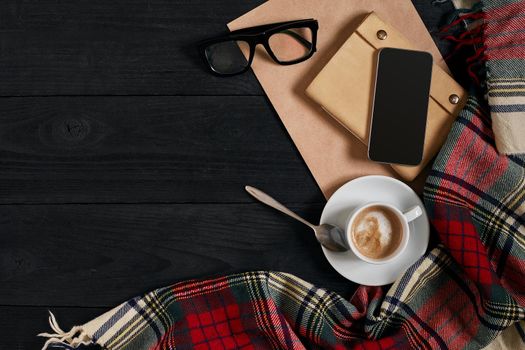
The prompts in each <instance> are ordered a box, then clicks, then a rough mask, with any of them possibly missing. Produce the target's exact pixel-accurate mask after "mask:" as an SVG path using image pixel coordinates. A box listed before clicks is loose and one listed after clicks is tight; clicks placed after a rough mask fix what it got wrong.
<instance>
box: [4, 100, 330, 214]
mask: <svg viewBox="0 0 525 350" xmlns="http://www.w3.org/2000/svg"><path fill="white" fill-rule="evenodd" d="M0 102H1V103H0V163H1V164H2V166H1V167H0V181H1V184H2V186H0V203H4V204H6V203H130V202H131V203H150V202H157V203H158V202H162V203H164V202H169V203H174V202H178V203H186V202H249V201H250V199H249V198H248V197H247V196H246V195H245V194H244V190H243V187H244V185H246V184H251V185H254V186H260V187H261V188H263V189H266V190H268V191H272V192H273V193H276V194H279V196H280V198H282V199H283V200H285V201H287V202H312V201H314V202H321V201H323V200H324V199H323V197H322V194H321V192H320V191H319V189H318V187H317V185H316V184H315V182H314V180H313V178H312V176H311V174H310V173H309V171H308V168H307V167H306V165H305V164H304V162H303V160H302V158H301V157H300V155H299V153H298V152H297V150H296V149H295V146H294V145H293V142H292V141H291V140H290V138H289V137H288V135H287V134H286V131H285V130H284V128H283V127H282V125H281V123H280V121H279V119H278V117H277V116H276V115H275V113H274V112H273V110H272V109H271V107H270V106H268V103H267V102H266V100H265V98H264V97H95V96H93V97H46V98H6V99H3V100H0Z"/></svg>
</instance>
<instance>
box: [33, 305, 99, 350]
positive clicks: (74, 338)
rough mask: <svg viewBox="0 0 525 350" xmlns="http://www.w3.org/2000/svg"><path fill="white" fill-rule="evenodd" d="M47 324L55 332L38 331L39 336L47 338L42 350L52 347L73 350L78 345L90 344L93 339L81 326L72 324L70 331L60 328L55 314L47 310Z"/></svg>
mask: <svg viewBox="0 0 525 350" xmlns="http://www.w3.org/2000/svg"><path fill="white" fill-rule="evenodd" d="M49 325H50V326H51V329H52V330H53V331H54V332H55V333H40V334H38V336H39V337H43V338H48V339H47V340H46V342H45V344H44V346H43V347H42V350H47V349H51V347H52V348H55V349H56V348H63V349H67V350H73V349H76V348H78V347H79V346H80V345H92V344H93V341H92V340H91V338H90V337H89V336H88V335H87V334H86V333H85V332H84V330H83V328H82V327H81V326H74V327H73V328H71V330H70V331H68V332H65V331H63V330H62V328H60V326H59V325H58V322H57V320H56V318H55V315H53V313H52V312H51V311H49Z"/></svg>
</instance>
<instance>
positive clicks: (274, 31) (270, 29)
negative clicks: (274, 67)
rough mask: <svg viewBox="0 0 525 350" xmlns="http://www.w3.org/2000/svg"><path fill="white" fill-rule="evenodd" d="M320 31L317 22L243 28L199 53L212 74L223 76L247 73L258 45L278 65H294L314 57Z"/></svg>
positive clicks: (203, 45) (204, 44)
mask: <svg viewBox="0 0 525 350" xmlns="http://www.w3.org/2000/svg"><path fill="white" fill-rule="evenodd" d="M318 28H319V25H318V23H317V21H316V20H315V19H302V20H296V21H289V22H281V23H273V24H265V25H261V26H257V27H251V28H244V29H239V30H236V31H233V32H231V33H229V34H228V35H224V36H220V37H217V38H213V39H208V40H204V41H202V42H200V43H199V51H200V54H201V56H202V57H203V59H204V62H205V63H206V65H207V66H208V67H209V69H210V71H211V72H212V73H214V74H217V75H220V76H232V75H237V74H241V73H244V72H246V71H247V70H248V69H249V68H250V66H251V64H252V62H253V57H254V56H255V48H256V47H257V45H259V44H261V45H262V46H264V48H265V49H266V51H267V52H268V54H269V55H270V57H271V58H272V59H273V60H274V61H275V62H276V63H278V64H281V65H291V64H296V63H299V62H303V61H305V60H307V59H309V58H310V57H312V55H313V54H314V52H315V51H316V43H317V29H318Z"/></svg>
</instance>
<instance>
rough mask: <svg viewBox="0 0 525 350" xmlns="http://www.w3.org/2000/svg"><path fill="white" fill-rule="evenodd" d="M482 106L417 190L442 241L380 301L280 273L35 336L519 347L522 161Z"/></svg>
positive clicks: (180, 344) (208, 345)
mask: <svg viewBox="0 0 525 350" xmlns="http://www.w3.org/2000/svg"><path fill="white" fill-rule="evenodd" d="M485 3H489V2H488V1H486V2H485ZM509 3H510V2H509V1H503V0H498V1H496V0H494V1H492V2H490V4H491V5H490V10H488V11H494V12H496V13H498V11H499V8H500V7H502V8H503V9H507V8H508V6H513V7H512V8H514V9H516V8H517V7H516V5H515V4H516V3H517V2H516V1H512V4H510V5H509ZM520 4H521V5H522V6H523V8H525V3H524V2H523V1H521V2H520ZM519 10H520V11H522V9H519ZM485 13H486V18H491V17H490V16H492V15H491V14H490V12H485ZM502 13H504V14H505V16H507V17H508V16H509V13H507V12H505V11H504V10H503V12H502ZM512 13H513V12H511V14H512ZM520 13H521V12H520ZM507 17H505V18H507ZM517 29H518V28H517ZM524 32H525V30H524ZM520 35H521V34H520ZM494 64H495V66H497V63H496V62H495V63H494ZM513 64H517V63H516V62H514V61H513ZM520 67H523V65H521V66H520ZM501 69H502V70H503V64H502V67H501ZM506 74H507V75H511V74H512V72H507V73H506ZM492 92H494V91H492ZM508 96H514V95H513V94H510V95H508ZM509 98H510V97H509ZM492 101H493V100H491V101H489V102H492ZM499 101H502V100H501V99H500V100H499ZM509 101H510V100H509ZM491 108H492V111H493V110H494V109H493V106H490V107H489V106H488V105H486V104H485V103H482V102H480V101H479V100H478V99H476V98H474V97H471V98H470V99H469V101H468V103H467V105H466V106H465V108H464V110H463V111H462V112H461V113H460V115H459V116H458V118H457V120H456V122H455V123H454V125H453V127H452V130H451V132H450V135H449V137H448V139H447V141H446V143H445V145H444V146H443V148H442V150H441V152H440V153H439V155H438V157H437V159H436V161H435V163H434V165H433V168H432V171H431V173H430V176H429V178H428V180H427V183H426V187H425V191H424V200H425V206H426V208H427V210H428V213H429V215H430V220H431V223H432V225H433V227H434V228H435V231H437V234H438V235H439V238H440V241H441V243H440V244H439V245H438V246H437V247H436V248H434V249H432V250H431V251H429V252H428V253H427V254H426V255H425V256H423V257H422V258H421V259H419V260H418V261H417V262H416V263H415V264H414V265H413V266H411V267H410V268H409V269H408V270H407V271H406V272H405V273H403V274H402V275H401V276H400V278H399V279H398V280H397V281H396V282H395V283H394V284H393V285H392V286H391V287H390V289H389V290H388V291H387V292H386V293H385V292H384V291H383V289H382V288H379V287H367V286H361V287H359V289H358V290H357V291H356V293H355V294H354V295H353V296H352V298H350V300H347V299H345V298H343V297H341V296H339V295H337V294H335V293H332V292H330V291H327V290H325V289H322V288H317V287H315V286H313V285H311V284H309V283H307V282H305V281H302V280H300V279H299V278H297V277H294V276H292V275H289V274H286V273H279V272H250V273H244V274H238V275H233V276H229V277H223V278H218V279H214V280H206V281H188V282H184V283H178V284H175V285H172V286H169V287H165V288H161V289H158V290H155V291H152V292H150V293H147V294H145V295H142V296H140V297H136V298H134V299H131V300H129V301H127V302H125V303H123V304H121V305H119V306H117V307H116V308H114V309H113V310H111V311H109V312H107V313H105V314H103V315H101V316H100V317H98V318H96V319H94V320H93V321H91V322H89V323H87V324H85V325H83V326H78V327H74V328H73V329H72V330H71V331H69V332H64V331H62V330H61V329H60V327H59V326H58V324H57V323H56V320H55V319H54V317H53V316H52V315H51V316H50V323H51V326H52V328H53V330H54V332H55V333H52V334H47V333H46V334H42V336H45V337H48V338H49V339H48V342H47V343H46V346H49V348H51V345H53V348H56V347H58V346H63V348H66V349H72V348H80V347H81V346H82V344H85V345H87V344H93V343H96V344H99V345H101V346H102V347H104V348H106V349H109V350H131V349H134V350H137V349H151V350H154V349H155V350H163V349H198V350H201V349H347V348H358V349H359V348H363V349H404V348H417V349H421V348H423V349H447V348H450V349H463V348H468V349H479V348H482V347H484V346H486V345H488V344H489V343H491V342H492V341H493V340H494V339H495V338H496V337H497V336H498V334H500V333H501V332H502V331H503V330H505V329H506V328H507V327H509V326H512V327H514V330H516V331H517V332H515V334H518V335H521V336H522V338H521V339H519V338H518V343H516V344H517V345H516V346H521V347H522V346H524V344H525V332H524V331H523V328H522V325H523V321H522V320H523V319H524V318H525V309H524V306H525V284H524V283H523V279H522V278H523V276H524V274H525V156H506V155H502V154H500V153H498V152H497V150H496V146H495V141H494V133H493V125H492V123H493V121H492V120H491V118H490V112H491ZM46 346H45V347H46Z"/></svg>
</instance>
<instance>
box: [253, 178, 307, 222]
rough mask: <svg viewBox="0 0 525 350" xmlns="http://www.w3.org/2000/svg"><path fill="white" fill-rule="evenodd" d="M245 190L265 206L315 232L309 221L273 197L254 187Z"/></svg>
mask: <svg viewBox="0 0 525 350" xmlns="http://www.w3.org/2000/svg"><path fill="white" fill-rule="evenodd" d="M244 188H245V189H246V192H248V193H249V194H251V195H252V196H253V197H254V198H255V199H257V200H259V201H261V202H263V203H264V204H266V205H268V206H270V207H272V208H274V209H277V210H279V211H280V212H281V213H283V214H286V215H288V216H290V217H292V218H294V219H295V220H297V221H300V222H302V223H303V224H305V225H306V226H309V227H311V228H312V229H314V230H315V226H314V225H312V224H311V223H309V222H308V221H306V220H305V219H303V218H302V217H300V216H299V215H297V214H296V213H294V212H293V211H291V210H290V209H288V208H286V207H285V206H284V205H282V204H281V203H279V202H278V201H276V200H275V199H273V198H272V197H270V196H269V195H267V194H266V193H264V192H263V191H261V190H258V189H256V188H255V187H252V186H246V187H244Z"/></svg>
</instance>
